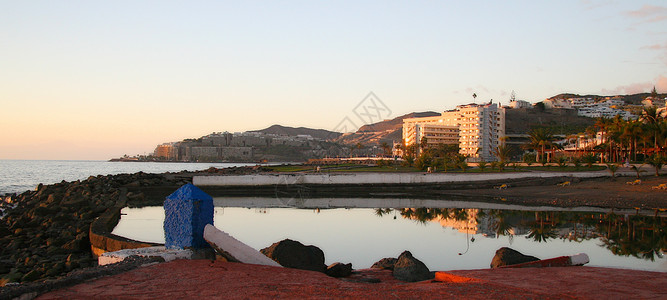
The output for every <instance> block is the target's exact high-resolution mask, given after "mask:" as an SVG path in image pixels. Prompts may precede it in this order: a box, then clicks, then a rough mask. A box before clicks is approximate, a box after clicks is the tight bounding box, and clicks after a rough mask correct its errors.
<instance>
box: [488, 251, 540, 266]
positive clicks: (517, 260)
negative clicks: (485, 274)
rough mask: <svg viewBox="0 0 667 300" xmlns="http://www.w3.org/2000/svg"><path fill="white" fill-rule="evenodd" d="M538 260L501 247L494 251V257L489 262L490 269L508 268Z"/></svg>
mask: <svg viewBox="0 0 667 300" xmlns="http://www.w3.org/2000/svg"><path fill="white" fill-rule="evenodd" d="M537 260H540V259H539V258H537V257H535V256H530V255H524V254H522V253H521V252H519V251H516V250H514V249H511V248H507V247H502V248H500V249H498V251H496V255H495V256H494V257H493V260H491V268H497V267H502V266H510V265H516V264H522V263H527V262H531V261H537Z"/></svg>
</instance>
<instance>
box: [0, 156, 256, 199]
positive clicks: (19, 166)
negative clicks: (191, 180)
mask: <svg viewBox="0 0 667 300" xmlns="http://www.w3.org/2000/svg"><path fill="white" fill-rule="evenodd" d="M249 165H255V164H253V163H162V162H159V163H158V162H109V161H78V160H77V161H74V160H0V195H4V194H7V193H22V192H24V191H26V190H32V189H34V188H35V187H36V186H37V185H38V184H40V183H43V184H53V183H58V182H61V181H63V180H65V181H76V180H83V179H86V178H88V177H90V176H97V175H116V174H125V173H128V174H131V173H136V172H140V171H141V172H144V173H164V172H180V171H184V170H185V171H199V170H206V169H208V168H210V167H216V168H226V167H237V166H249Z"/></svg>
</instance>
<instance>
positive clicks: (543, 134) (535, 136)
mask: <svg viewBox="0 0 667 300" xmlns="http://www.w3.org/2000/svg"><path fill="white" fill-rule="evenodd" d="M528 134H529V135H530V137H529V138H530V142H529V143H528V147H529V148H531V149H534V150H535V151H537V161H542V159H543V156H544V153H545V151H546V149H547V147H552V146H553V141H554V139H555V138H554V136H553V134H552V133H551V131H550V130H548V129H546V128H535V129H533V130H531V131H530V132H529V133H528Z"/></svg>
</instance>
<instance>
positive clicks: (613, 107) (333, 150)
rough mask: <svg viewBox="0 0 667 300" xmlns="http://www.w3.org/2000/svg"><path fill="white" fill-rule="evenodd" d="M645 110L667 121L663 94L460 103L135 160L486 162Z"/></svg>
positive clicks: (216, 139) (164, 148)
mask: <svg viewBox="0 0 667 300" xmlns="http://www.w3.org/2000/svg"><path fill="white" fill-rule="evenodd" d="M491 106H493V107H494V108H493V109H491ZM645 107H655V108H656V109H657V111H658V114H661V115H663V117H664V116H665V115H667V111H666V110H665V95H664V94H663V95H661V94H657V93H655V92H654V93H643V94H635V95H625V96H599V95H583V96H582V95H577V94H559V95H556V96H553V97H550V98H548V99H545V100H544V101H541V102H537V103H530V102H528V101H522V100H513V101H511V102H510V104H509V105H507V106H502V105H500V104H497V103H493V104H492V103H488V104H467V105H459V106H457V107H456V108H455V109H451V110H448V111H445V112H442V113H437V112H433V111H427V112H413V113H409V114H405V115H401V116H399V117H396V118H394V119H390V120H384V121H381V122H377V123H373V124H365V125H363V126H361V127H360V128H359V129H358V130H357V131H356V132H354V133H339V132H332V131H328V130H323V129H312V128H305V127H299V128H294V127H287V126H281V125H273V126H270V127H268V128H265V129H261V130H254V131H248V132H241V133H230V132H214V133H211V134H209V135H206V136H202V137H200V138H195V139H185V140H182V141H179V142H173V143H165V144H161V145H158V146H157V147H156V149H155V151H154V153H153V155H150V156H148V157H142V158H141V159H142V160H152V161H191V162H192V161H198V162H222V161H234V162H260V161H305V160H308V159H311V158H324V157H340V156H368V155H383V154H388V153H389V152H391V150H392V149H395V148H397V145H399V146H400V145H401V144H405V145H407V144H410V143H419V142H420V141H421V139H422V138H425V137H426V138H427V139H429V140H430V141H429V144H433V143H436V144H437V143H439V142H438V140H442V141H445V140H446V141H447V142H446V143H450V144H458V146H459V148H460V149H464V148H467V149H468V150H467V151H469V152H470V153H467V154H469V155H475V154H476V153H478V152H479V151H483V152H484V155H485V157H486V156H488V157H486V158H489V157H490V156H491V154H490V152H489V151H490V149H491V148H493V147H492V146H493V145H496V146H497V145H498V144H499V141H501V140H504V141H506V142H507V143H509V144H515V146H517V147H518V146H520V145H521V144H522V143H526V142H527V138H528V133H529V132H530V131H531V130H532V129H535V128H544V129H545V130H548V131H549V132H551V133H553V134H554V135H556V136H561V137H565V136H568V135H573V134H578V133H582V132H584V131H585V130H586V129H587V128H589V127H590V126H592V125H593V124H594V123H595V121H596V118H613V117H615V116H620V117H621V118H623V119H625V120H632V119H637V118H638V117H639V116H640V115H641V114H642V111H643V109H644V108H645ZM487 111H488V112H487ZM490 120H491V121H492V122H489V121H490ZM464 127H465V128H464ZM406 128H407V129H406ZM406 130H408V131H410V132H406ZM484 132H488V133H489V135H488V136H486V138H490V139H492V140H495V142H489V143H487V144H488V145H487V146H485V147H483V148H484V149H483V150H482V148H479V149H477V148H475V147H477V146H476V145H477V144H478V143H479V145H480V147H482V146H481V145H482V144H483V143H482V142H483V141H484V140H485V139H486V138H485V135H484ZM464 136H465V140H466V141H465V143H466V144H465V145H463V143H464V141H463V140H464V138H463V137H464ZM471 143H473V144H471ZM471 145H475V146H474V147H471ZM484 145H486V144H484Z"/></svg>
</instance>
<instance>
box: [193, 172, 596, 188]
mask: <svg viewBox="0 0 667 300" xmlns="http://www.w3.org/2000/svg"><path fill="white" fill-rule="evenodd" d="M604 176H608V172H601V171H595V172H504V173H340V174H338V173H337V174H330V173H327V174H294V173H292V174H253V175H222V176H194V177H193V183H194V184H195V185H196V186H201V187H206V186H263V185H264V186H267V185H270V186H276V185H364V184H368V185H392V184H393V185H395V184H398V185H412V184H417V185H419V184H434V183H436V184H442V183H461V182H483V181H503V180H516V179H535V178H563V177H568V178H593V177H604Z"/></svg>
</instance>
